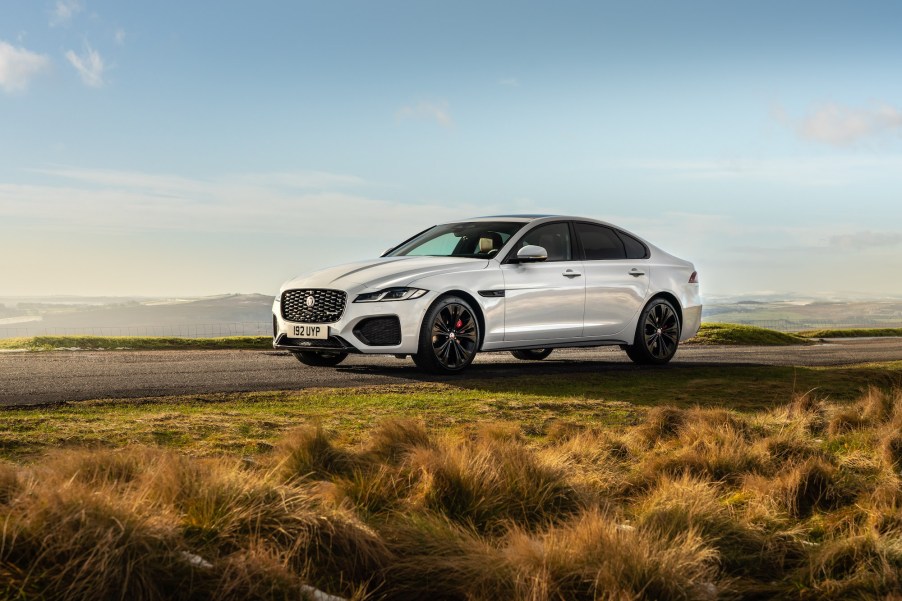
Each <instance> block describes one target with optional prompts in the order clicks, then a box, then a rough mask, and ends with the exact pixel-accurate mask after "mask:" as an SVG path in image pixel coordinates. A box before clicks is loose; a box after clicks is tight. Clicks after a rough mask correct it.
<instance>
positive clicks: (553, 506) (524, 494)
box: [410, 439, 579, 532]
mask: <svg viewBox="0 0 902 601" xmlns="http://www.w3.org/2000/svg"><path fill="white" fill-rule="evenodd" d="M410 466H411V469H413V470H415V471H417V472H418V473H420V474H421V476H420V481H419V487H418V488H419V490H418V491H417V495H418V497H419V498H420V500H421V503H422V506H423V507H426V508H428V509H430V510H433V511H436V512H438V513H440V514H442V515H444V516H447V517H448V518H449V519H451V520H454V521H456V522H460V523H465V524H472V525H473V526H474V527H475V528H476V529H477V530H479V531H492V532H494V531H498V530H500V529H502V528H503V527H504V526H505V524H507V523H509V522H511V523H515V524H518V525H521V526H523V527H527V528H533V527H536V526H540V525H542V524H545V523H547V522H548V521H550V520H555V519H560V518H561V517H562V516H566V515H568V514H570V513H573V512H575V511H576V510H577V509H578V508H579V495H578V493H577V491H576V490H575V489H574V488H573V487H572V486H570V485H569V484H568V483H567V481H566V478H565V474H564V470H563V469H562V468H561V467H559V466H556V465H552V464H549V463H546V462H544V461H542V460H541V459H540V458H539V457H538V456H537V455H536V454H535V453H532V452H530V451H529V449H527V448H526V447H525V446H524V445H522V444H516V443H510V442H504V441H496V440H485V439H483V440H477V441H475V442H464V443H457V444H454V443H450V444H449V443H446V444H444V445H442V446H440V447H439V448H437V449H418V450H417V451H416V452H414V453H412V454H411V456H410Z"/></svg>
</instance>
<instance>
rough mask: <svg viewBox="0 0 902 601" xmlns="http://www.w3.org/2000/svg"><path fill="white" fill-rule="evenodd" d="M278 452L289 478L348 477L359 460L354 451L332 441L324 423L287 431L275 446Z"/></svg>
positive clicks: (282, 468)
mask: <svg viewBox="0 0 902 601" xmlns="http://www.w3.org/2000/svg"><path fill="white" fill-rule="evenodd" d="M275 454H276V457H278V458H279V465H280V468H281V472H282V474H283V476H284V477H285V478H286V479H295V478H311V477H312V478H319V479H327V478H329V477H330V476H336V475H338V476H345V475H348V474H350V473H351V472H353V470H354V468H355V467H356V463H357V462H356V461H355V457H354V455H353V454H352V453H350V452H348V451H347V450H344V449H340V448H338V447H336V446H335V445H333V444H332V440H331V438H330V437H329V435H328V434H326V431H325V430H324V429H323V428H322V426H302V427H300V428H296V429H294V430H292V431H290V432H288V433H287V434H286V435H285V436H284V437H283V438H282V440H281V442H279V444H277V445H276V448H275Z"/></svg>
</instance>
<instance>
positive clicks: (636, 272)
mask: <svg viewBox="0 0 902 601" xmlns="http://www.w3.org/2000/svg"><path fill="white" fill-rule="evenodd" d="M630 275H631V276H633V277H636V278H637V277H639V276H640V275H645V272H644V271H642V270H641V269H636V268H635V267H633V268H632V269H630Z"/></svg>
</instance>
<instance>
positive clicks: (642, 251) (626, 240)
mask: <svg viewBox="0 0 902 601" xmlns="http://www.w3.org/2000/svg"><path fill="white" fill-rule="evenodd" d="M617 235H618V236H620V239H621V240H623V246H625V247H626V258H627V259H647V258H648V249H647V248H645V245H644V244H642V243H641V242H639V241H638V240H636V239H635V238H633V237H632V236H630V235H629V234H624V233H623V232H617Z"/></svg>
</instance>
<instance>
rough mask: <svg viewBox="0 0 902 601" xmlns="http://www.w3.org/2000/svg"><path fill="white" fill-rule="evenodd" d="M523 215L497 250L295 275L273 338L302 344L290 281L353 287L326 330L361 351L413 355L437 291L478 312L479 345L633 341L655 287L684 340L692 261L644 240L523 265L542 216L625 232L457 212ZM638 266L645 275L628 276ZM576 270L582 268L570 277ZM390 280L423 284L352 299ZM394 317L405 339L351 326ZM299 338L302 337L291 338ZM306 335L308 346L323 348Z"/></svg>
mask: <svg viewBox="0 0 902 601" xmlns="http://www.w3.org/2000/svg"><path fill="white" fill-rule="evenodd" d="M499 220H508V221H517V222H523V223H525V224H526V225H525V226H524V227H523V228H522V229H521V230H520V231H519V232H517V233H516V234H514V235H513V236H511V238H510V239H509V240H508V241H507V242H506V243H505V244H504V246H503V247H502V249H501V250H500V251H499V252H498V253H497V255H495V256H494V257H492V258H489V259H482V258H460V257H434V256H390V255H389V256H385V257H381V258H378V259H370V260H367V261H359V262H355V263H349V264H345V265H338V266H334V267H330V268H326V269H321V270H318V271H314V272H311V273H309V274H305V275H301V276H298V277H296V278H294V279H292V280H289V281H288V282H286V283H285V284H283V285H282V287H281V288H280V290H279V295H278V296H277V297H276V299H275V302H274V303H273V334H274V346H276V347H277V348H288V349H289V350H292V351H295V352H296V351H299V350H304V348H303V347H298V346H292V345H291V344H288V343H289V342H292V341H290V340H287V339H286V337H287V333H288V332H289V331H291V329H290V328H291V326H292V325H294V322H290V321H288V320H286V319H284V318H283V317H282V314H281V297H282V293H283V292H285V291H286V290H292V289H302V290H307V289H334V290H342V291H344V292H346V293H347V303H346V306H345V310H344V313H343V314H342V316H341V318H340V319H339V320H338V321H336V322H334V323H329V324H327V325H328V331H329V334H330V336H333V337H337V338H336V339H337V340H340V341H341V343H342V344H346V345H347V349H348V350H351V351H354V352H361V353H376V354H396V355H409V354H414V353H416V352H417V351H418V347H419V333H420V327H421V324H422V321H423V318H424V316H425V314H426V312H427V310H428V309H429V307H430V306H431V305H432V303H434V302H435V301H436V300H437V299H438V298H440V297H442V296H445V295H448V294H453V295H456V296H461V297H463V298H464V299H465V300H466V301H467V302H468V303H469V304H471V305H473V308H474V309H475V310H476V311H477V312H478V313H479V316H480V317H481V328H480V329H481V339H482V341H481V345H480V350H483V351H496V350H511V349H524V348H543V347H546V346H547V347H563V346H597V345H605V344H620V345H623V344H632V343H633V338H634V336H635V332H636V327H637V322H638V319H639V315H640V313H641V310H642V308H643V307H644V306H645V305H646V304H647V303H648V302H649V301H650V300H651V299H652V298H654V297H656V296H662V295H663V296H666V297H667V298H669V299H671V302H673V303H675V304H676V305H677V311H678V313H679V314H680V315H681V321H682V331H681V336H680V339H681V340H686V339H688V338H691V337H692V336H694V335H695V334H696V333H697V331H698V328H699V325H700V321H701V298H700V293H699V285H698V284H690V283H688V282H689V277H690V275H691V274H692V273H693V271H694V267H693V265H692V263H690V262H688V261H685V260H683V259H679V258H677V257H674V256H673V255H670V254H668V253H667V252H665V251H663V250H661V249H659V248H658V247H656V246H654V245H653V244H650V243H648V242H647V241H645V240H643V239H642V238H640V237H639V236H636V235H635V234H632V233H630V232H626V233H628V234H629V235H631V236H633V237H634V238H636V239H638V240H641V241H642V242H643V243H644V244H646V245H647V247H648V249H649V256H648V258H647V259H628V260H599V261H583V260H581V257H574V259H575V260H572V261H558V262H545V263H529V264H517V263H508V262H505V261H506V259H507V257H508V255H509V254H510V252H511V249H513V248H515V247H516V245H517V244H518V242H519V240H520V238H522V237H523V236H524V235H526V233H527V232H529V231H530V230H532V229H533V228H535V227H539V226H540V225H543V224H547V223H551V222H556V221H582V222H590V223H598V224H601V225H605V226H608V227H611V228H614V229H616V230H619V231H621V232H624V231H625V230H623V229H622V228H618V227H617V226H614V225H611V224H609V223H606V222H602V221H597V220H591V219H586V218H583V217H566V216H497V217H483V218H476V219H466V220H461V222H462V223H463V222H477V221H499ZM634 268H636V269H640V270H642V271H644V274H643V275H641V276H639V277H634V276H631V275H629V272H630V270H631V269H634ZM567 269H571V270H574V271H578V272H579V273H580V275H579V276H575V277H567V276H564V275H563V273H564V271H565V270H567ZM393 287H414V288H419V289H422V290H426V291H427V292H426V293H425V294H424V295H423V296H421V297H419V298H416V299H412V300H399V301H388V302H354V300H355V299H356V298H357V296H358V295H360V294H365V293H368V292H376V291H379V290H384V289H386V288H393ZM379 316H397V317H398V319H399V321H400V324H401V342H400V344H397V345H392V346H367V345H366V344H364V343H363V341H361V340H359V339H358V338H357V336H356V335H355V334H354V328H355V327H356V326H357V325H358V324H360V322H361V321H363V320H364V319H368V318H371V317H379ZM295 342H297V341H295ZM317 344H318V343H316V342H313V341H310V345H311V346H309V348H314V349H316V348H319V347H318V346H316V345H317Z"/></svg>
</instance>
